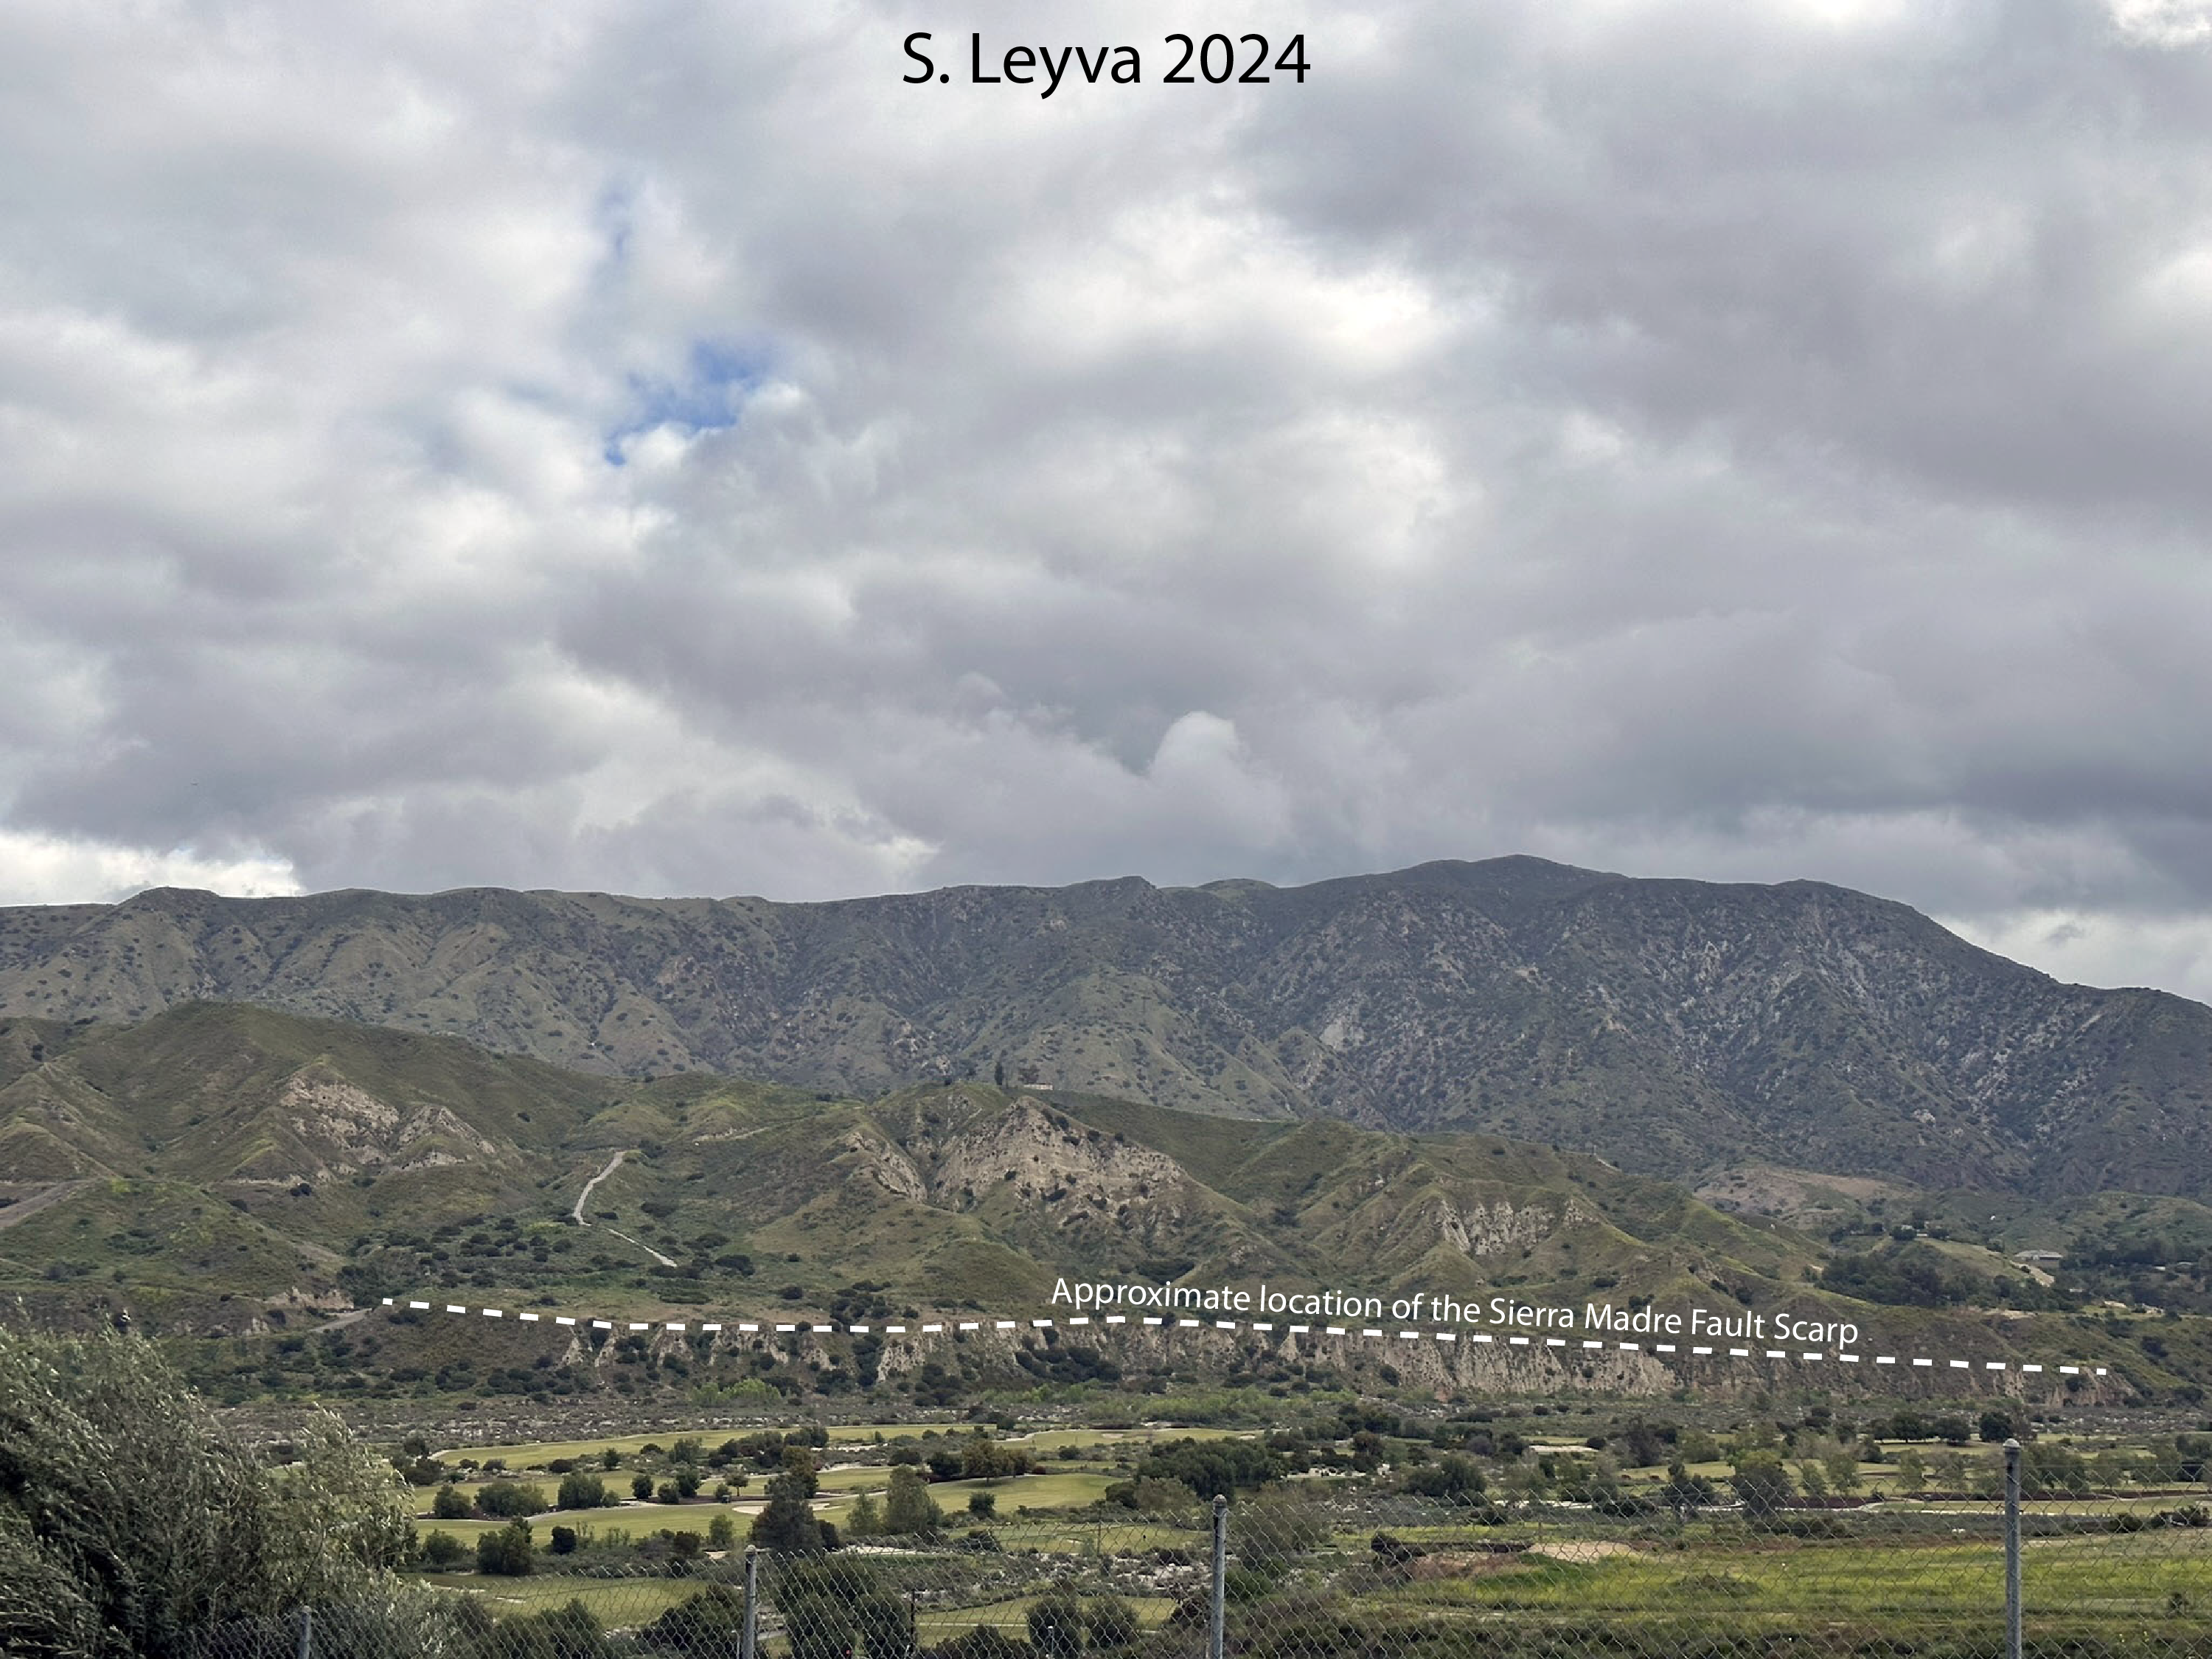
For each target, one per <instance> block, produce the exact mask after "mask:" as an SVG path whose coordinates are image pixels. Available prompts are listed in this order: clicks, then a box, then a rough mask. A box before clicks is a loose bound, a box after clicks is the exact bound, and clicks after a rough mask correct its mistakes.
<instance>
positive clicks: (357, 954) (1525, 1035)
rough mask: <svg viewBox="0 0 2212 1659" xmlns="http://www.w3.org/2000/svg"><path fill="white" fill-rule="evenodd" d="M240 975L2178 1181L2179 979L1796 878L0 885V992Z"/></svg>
mask: <svg viewBox="0 0 2212 1659" xmlns="http://www.w3.org/2000/svg"><path fill="white" fill-rule="evenodd" d="M203 1000H226V1001H239V1002H247V1003H253V1004H258V1005H261V1006H266V1007H270V1008H274V1009H278V1010H283V1011H286V1012H293V1013H297V1014H306V1015H315V1016H321V1017H327V1018H341V1019H346V1020H351V1021H356V1022H361V1023H365V1024H373V1025H384V1026H390V1027H394V1028H398V1029H399V1030H409V1031H414V1032H435V1033H443V1034H451V1035H453V1036H461V1037H465V1038H466V1039H468V1040H469V1041H471V1042H475V1043H477V1044H481V1045H483V1046H486V1047H488V1048H493V1049H496V1050H500V1051H502V1052H505V1053H507V1054H516V1055H525V1056H530V1057H532V1058H535V1059H537V1060H543V1061H546V1062H550V1063H553V1064H557V1065H559V1066H564V1067H569V1068H574V1069H580V1070H583V1071H586V1072H596V1073H602V1074H611V1075H621V1076H627V1077H631V1078H636V1077H642V1076H666V1075H668V1074H670V1073H678V1072H685V1071H713V1072H718V1073H735V1074H741V1075H745V1076H751V1077H758V1078H762V1079H769V1080H772V1081H774V1082H775V1083H778V1084H781V1085H788V1086H791V1087H794V1088H797V1089H800V1090H804V1091H822V1092H829V1093H836V1094H839V1095H843V1096H877V1095H882V1094H885V1093H888V1092H890V1091H896V1090H897V1089H900V1088H902V1087H907V1086H910V1085H916V1084H919V1083H924V1082H927V1081H930V1080H932V1079H945V1078H952V1079H958V1078H963V1077H978V1078H981V1079H990V1078H993V1077H994V1076H1000V1075H1002V1076H1003V1077H1004V1078H1005V1079H1006V1082H1007V1083H1008V1084H1009V1085H1022V1084H1031V1085H1042V1086H1048V1087H1051V1088H1054V1089H1058V1090H1068V1091H1083V1092H1088V1093H1093V1094H1098V1095H1108V1096H1113V1097H1121V1098H1124V1099H1128V1100H1133V1101H1138V1102H1141V1103H1149V1104H1152V1105H1154V1106H1160V1107H1168V1108H1174V1109H1180V1110H1182V1111H1196V1112H1205V1113H1211V1114H1214V1115H1225V1116H1233V1117H1242V1118H1249V1119H1289V1118H1309V1117H1319V1118H1337V1119H1342V1120H1345V1121H1349V1122H1351V1123H1353V1124H1357V1125H1361V1126H1364V1127H1374V1128H1390V1129H1401V1130H1434V1129H1450V1130H1466V1131H1483V1132H1489V1133H1500V1134H1504V1135H1510V1136H1513V1137H1516V1138H1518V1139H1523V1140H1530V1141H1538V1142H1544V1143H1549V1144H1552V1145H1554V1146H1559V1147H1562V1148H1567V1149H1571V1150H1576V1151H1584V1152H1596V1153H1598V1154H1600V1155H1601V1156H1603V1157H1604V1158H1607V1159H1610V1160H1612V1161H1613V1162H1614V1163H1616V1164H1620V1165H1621V1166H1622V1167H1624V1168H1626V1169H1629V1170H1637V1171H1642V1172H1645V1173H1650V1174H1654V1175H1661V1176H1670V1177H1675V1178H1692V1177H1704V1176H1710V1175H1711V1173H1712V1172H1714V1171H1717V1170H1729V1169H1735V1168H1741V1167H1744V1166H1747V1165H1755V1164H1777V1165H1782V1166H1787V1167H1790V1168H1794V1169H1798V1170H1820V1171H1828V1172H1832V1173H1836V1174H1841V1175H1848V1176H1881V1177H1887V1178H1889V1179H1893V1180H1895V1181H1898V1182H1905V1183H1910V1184H1912V1185H1917V1186H1921V1187H1931V1188H1951V1187H1972V1188H1981V1189H1984V1190H2003V1189H2010V1190H2015V1191H2018V1192H2021V1193H2023V1194H2038V1195H2045V1196H2053V1195H2063V1194H2083V1193H2091V1192H2096V1191H2100V1190H2106V1189H2123V1190H2128V1191H2134V1192H2139V1193H2151V1194H2187V1195H2192V1196H2202V1195H2204V1194H2207V1192H2208V1191H2212V1133H2208V1130H2212V1009H2208V1008H2206V1007H2204V1006H2201V1005H2198V1004H2196V1003H2193V1002H2190V1001H2187V1000H2184V999H2181V998H2179V997H2174V996H2171V995H2167V994H2163V993H2159V992H2153V991H2142V990H2129V991H2107V990H2094V989H2089V988H2086V987H2078V986H2068V985H2062V984H2060V983H2058V982H2057V981H2053V980H2051V978H2049V977H2047V976H2046V975H2042V974H2039V973H2037V972H2034V971H2033V970H2032V969H2027V968H2024V967H2021V966H2020V965H2019V964H2017V963H2011V962H2008V961H2006V960H2005V959H2003V958H2002V957H1996V956H1994V955H1992V954H1990V953H1989V952H1987V951H1981V950H1978V949H1977V948H1975V947H1974V946H1972V945H1968V944H1966V942H1965V941H1964V940H1962V939H1959V938H1957V937H1956V936H1954V935H1953V934H1951V933H1948V932H1946V931H1945V930H1944V929H1942V927H1938V926H1937V925H1936V924H1935V923H1934V922H1932V921H1929V920H1928V919H1927V918H1926V917H1924V916H1923V915H1919V914H1918V913H1917V912H1915V911H1913V910H1911V909H1910V908H1906V907H1905V906H1903V905H1900V904H1897V903H1893V902H1887V901H1884V900H1881V899H1878V898H1874V897H1870V896H1867V895H1864V894H1861V893H1856V892H1852V891H1850V890H1844V889H1841V888H1837V887H1832V886H1827V885H1824V884H1819V883H1814V882H1791V883H1785V884H1780V885H1776V886H1757V885H1717V884H1706V883H1699V882H1688V881H1659V880H1642V879H1633V878H1626V877H1621V876H1615V875H1608V874H1605V873H1602V872H1595V871H1589V870H1580V869H1574V868H1571V867H1568V866H1562V865H1557V864H1551V863H1547V862H1545V861H1542V860H1535V859H1528V858H1507V859H1498V860H1488V861H1486V862H1482V863H1475V864H1464V863H1440V864H1431V865H1425V866H1419V867H1418V868H1415V869H1412V870H1407V871H1402V872H1397V873H1395V874H1390V875H1381V876H1373V877H1361V878H1349V879H1345V880H1339V881H1329V882H1322V883H1318V884H1313V885H1310V886H1306V887H1298V888H1275V887H1271V886H1267V885H1266V884H1261V883H1257V882H1246V881H1232V882H1222V883H1216V884H1212V885H1209V886H1206V887H1198V888H1158V887H1154V886H1152V885H1151V884H1148V883H1146V882H1144V881H1141V880H1137V879H1133V878H1132V879H1126V880H1119V881H1102V882H1091V883H1085V884H1079V885H1077V886H1073V887H1066V888H1011V887H1010V888H979V887H969V888H952V889H946V890H941V891H937V892H930V893H921V894H912V895H899V896H888V897H880V898H867V899H854V900H848V901H843V902H835V903H823V904H777V903H771V902H767V901H765V900H760V899H749V898H738V899H729V900H719V901H718V900H707V899H687V900H665V901H650V900H639V899H628V898H619V897H612V896H606V895H602V894H588V893H583V894H568V893H550V892H527V893H526V892H512V891H506V890H495V889H474V890H459V891H454V892H449V893H442V894H437V895H433V896H400V895H392V894H385V893H375V892H366V891H348V892H337V893H329V894H323V895H318V896H310V897H303V898H289V899H226V898H220V897H216V896H213V895H210V894H207V893H201V892H190V891H181V890H173V889H167V890H155V891H151V892H148V893H144V894H141V895H139V896H137V897H136V898H133V899H131V900H129V901H127V902H124V903H121V904H116V905H73V906H53V907H39V908H15V909H9V910H0V1016H12V1017H17V1018H35V1019H40V1020H58V1021H64V1022H66V1021H73V1020H78V1019H85V1018H92V1019H97V1020H100V1021H114V1022H131V1021H141V1020H145V1019H147V1018H149V1017H151V1016H153V1015H155V1014H157V1013H159V1012H161V1011H162V1010H164V1009H167V1008H171V1007H174V1006H178V1005H179V1004H182V1003H185V1002H191V1001H203Z"/></svg>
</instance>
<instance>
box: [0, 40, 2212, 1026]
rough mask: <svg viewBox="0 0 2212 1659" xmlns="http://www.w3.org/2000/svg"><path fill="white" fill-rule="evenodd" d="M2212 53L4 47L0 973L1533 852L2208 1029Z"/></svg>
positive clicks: (1579, 43) (1413, 44) (566, 45)
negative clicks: (1927, 939)
mask: <svg viewBox="0 0 2212 1659" xmlns="http://www.w3.org/2000/svg"><path fill="white" fill-rule="evenodd" d="M2208 3H2212V0H2208ZM2208 3H2197V0H2017V3H1980V0H1905V3H1889V0H1765V3H1759V0H1752V3H1743V0H1728V3H1705V0H1685V3H1679V4H1647V3H1639V0H1473V3H1469V0H1446V3H1435V4H1431V3H1424V0H1383V3H1372V4H1367V5H1343V4H1336V5H1328V6H1313V7H1304V6H1300V5H1298V4H1297V3H1286V0H1271V3H1269V4H1267V5H1265V6H1256V5H1249V4H1247V5H1242V6H1239V5H1237V3H1235V0H1208V3H1207V4H1206V5H1205V6H1202V7H1198V8H1195V9H1194V8H1193V7H1192V6H1190V5H1189V4H1188V0H1182V3H1179V4H1176V5H1171V6H1167V7H1162V8H1154V7H1151V6H1144V5H1127V6H1114V5H1109V4H1104V3H1097V4H1091V5H1088V6H1056V5H1051V4H1036V3H1024V4H1020V5H1009V4H991V3H985V0H965V3H962V4H951V5H948V4H943V3H939V0H926V3H924V0H917V3H905V0H902V3H897V4H880V5H851V4H823V3H808V4H805V5H799V4H768V3H749V4H738V3H721V4H701V3H690V4H686V3H662V0H605V3H600V0H527V3H523V0H511V3H510V0H493V3H467V0H422V3H411V0H378V3H376V4H374V5H373V6H372V5H366V4H361V5H356V4H351V3H337V4H332V5H318V6H311V7H303V6H299V5H295V4H289V3H281V4H268V5H254V4H224V3H201V4H191V3H172V0H127V3H126V0H10V3H9V4H8V5H7V6H6V7H5V8H4V9H0V226H4V231H0V565H4V578H5V590H4V592H5V600H4V604H0V684H4V686H5V688H6V692H5V696H0V901H5V902H48V901H58V900H77V899H90V898H107V897H114V896H121V895H123V894H125V893H128V892H130V891H132V890H136V889H137V888H139V887H142V886H144V885H148V884H155V883H175V884H190V885H199V886H208V887H214V888H216V889H219V890H226V891H232V892H276V891H291V890H317V889H324V888H330V887H337V886H350V885H362V886H377V887H386V888H398V889H409V890H422V889H435V888H441V887H448V886H454V885H459V884H472V883H487V884H502V885H513V886H554V887H589V888H600V889H611V890H621V891H629V892H635V893H644V894H673V893H712V894H731V893H741V892H757V893H764V894H767V895H769V896H776V897H783V898H813V897H826V896H840V895H847V894H854V893H860V892H871V891H883V890H893V889H902V888H916V887H923V886H933V885H938V884H945V883H951V882H970V881H985V882H1005V881H1024V882H1061V881H1069V880H1076V879H1081V878H1091V877H1101V876H1112V875H1120V874H1125V873H1137V874H1142V875H1146V876H1148V877H1151V878H1153V879H1155V880H1158V881H1162V882H1171V881H1172V882H1181V881H1192V880H1204V879H1209V878H1216V877H1221V876H1227V875H1249V876H1260V877H1265V878H1270V879H1273V880H1276V881H1281V882H1293V881H1300V880H1306V879H1310V878H1316V877H1322V876H1328V875H1336V874H1342V873H1346V872H1355V871H1365V870H1378V869H1385V868H1390V867H1395V866H1401V865H1405V864H1409V863H1413V862H1416V861H1419V860H1425V859H1431V858H1439V857H1465V858H1474V857H1482V856H1486V855H1490V854H1499V853H1505V852H1512V851H1526V852H1534V853H1539V854H1547V855H1549V856H1552V857H1556V858H1561V859H1565V860H1573V861H1577V862H1581V863H1587V864H1591V865H1596V866H1604V867H1607V868H1612V869H1619V870H1625V871H1629V872H1635V873H1639V874H1671V875H1691V876H1699V877H1706V878H1718V879H1742V880H1772V879H1780V878H1790V877H1799V876H1804V877H1814V878H1822V879H1826V880H1832V881H1837V882H1842V883H1845V884H1850V885H1854V886H1858V887H1863V888H1867V889H1870V890H1875V891H1878V892H1881V893H1884V894H1887V895H1890V896H1895V897H1898V898H1901V899H1904V900H1906V901H1908V902H1911V903H1913V904H1916V905H1917V906H1919V907H1920V908H1923V909H1925V910H1928V911H1929V912H1931V913H1933V914H1935V915H1939V916H1941V917H1942V918H1944V919H1945V920H1946V921H1950V922H1951V923H1952V924H1953V925H1954V926H1957V927H1960V928H1962V930H1964V931H1966V932H1967V933H1970V934H1972V936H1973V937H1976V938H1978V939H1982V940H1983V941H1984V942H1987V943H1992V944H1995V945H1998V946H1999V947H2000V948H2002V949H2005V950H2007V951H2008V952H2010V953H2011V954H2014V955H2016V956H2020V957H2023V958H2025V959H2027V960H2029V961H2032V962H2034V963H2038V964H2039V965H2040V966H2044V967H2046V968H2049V969H2051V970H2053V971H2055V972H2058V973H2061V974H2063V975H2067V976H2069V977H2073V978H2081V979H2086V980H2090V981H2096V982H2106V983H2152V984H2161V985H2166V986H2168V987H2172V988H2174V989H2177V990H2181V991H2185V992H2187V993H2189V994H2194V995H2197V996H2201V997H2208V998H2212V737H2208V731H2207V726H2208V722H2207V718H2206V711H2207V710H2208V709H2209V708H2212V649H2208V648H2207V647H2208V642H2212V10H2208ZM1193 26H1196V27H1200V28H1211V29H1218V30H1221V31H1223V32H1225V33H1231V34H1235V33H1243V32H1244V31H1246V30H1250V29H1256V30H1263V31H1265V32H1266V33H1267V34H1268V35H1269V36H1270V37H1272V38H1273V40H1276V41H1278V42H1280V41H1283V40H1286V39H1287V37H1288V36H1290V35H1291V34H1292V33H1297V32H1299V31H1301V30H1303V32H1304V40H1305V55H1306V57H1307V59H1308V61H1309V63H1310V66H1311V70H1310V74H1309V75H1308V76H1307V77H1306V80H1305V82H1304V84H1303V85H1299V84H1296V83H1294V82H1288V81H1284V80H1278V81H1277V82H1275V83H1273V84H1269V85H1266V86H1256V85H1255V86H1235V85H1231V86H1209V85H1206V84H1202V83H1201V84H1198V85H1193V86H1165V85H1162V84H1160V81H1161V78H1162V76H1164V73H1165V72H1166V70H1168V69H1169V68H1170V67H1171V65H1172V63H1173V58H1174V52H1172V51H1171V50H1170V48H1169V47H1168V46H1165V45H1164V36H1165V35H1166V34H1167V33H1169V32H1170V31H1172V30H1175V29H1177V28H1184V27H1193ZM917 29H927V30H930V31H931V32H932V33H933V37H934V47H935V50H936V51H937V53H938V55H939V58H940V59H941V61H942V63H943V64H944V66H945V67H946V68H948V69H955V70H957V71H958V73H957V75H956V76H955V77H954V80H953V82H952V83H951V84H936V83H931V84H926V85H921V86H911V85H906V84H903V83H902V81H901V76H902V74H903V73H904V72H906V71H907V70H909V69H910V68H912V66H913V65H912V63H911V60H909V59H907V58H905V57H904V56H903V55H902V52H901V43H902V40H903V38H904V37H905V36H906V35H907V34H908V33H909V32H910V31H913V30H917ZM970 31H976V32H980V33H981V39H982V45H983V51H984V53H985V55H986V57H987V58H993V59H994V58H997V57H998V56H999V55H1000V54H1001V53H1002V52H1003V51H1004V49H1005V48H1006V46H1013V45H1017V44H1023V43H1027V44H1033V45H1039V46H1053V47H1055V48H1056V47H1059V46H1066V45H1069V44H1082V45H1089V46H1098V45H1104V44H1109V43H1126V44H1129V45H1133V46H1136V47H1137V48H1138V49H1139V52H1140V53H1141V60H1142V64H1143V70H1144V75H1145V84H1143V85H1141V86H1134V87H1132V86H1108V85H1099V86H1085V85H1073V84H1063V85H1062V86H1061V87H1060V89H1059V90H1058V91H1057V92H1055V93H1054V94H1053V95H1052V96H1050V97H1049V98H1042V97H1040V96H1038V95H1037V94H1038V92H1039V90H1040V88H1036V87H1030V88H1021V87H1016V86H1011V85H998V86H977V85H972V84H969V83H968V63H967V52H968V40H969V33H970Z"/></svg>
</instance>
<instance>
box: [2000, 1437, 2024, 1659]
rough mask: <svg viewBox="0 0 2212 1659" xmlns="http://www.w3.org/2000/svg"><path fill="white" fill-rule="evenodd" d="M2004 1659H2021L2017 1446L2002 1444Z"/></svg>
mask: <svg viewBox="0 0 2212 1659" xmlns="http://www.w3.org/2000/svg"><path fill="white" fill-rule="evenodd" d="M2004 1460H2005V1520H2004V1530H2005V1656H2006V1659H2020V1442H2019V1441H2017V1440H2008V1441H2006V1442H2005V1443H2004Z"/></svg>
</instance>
